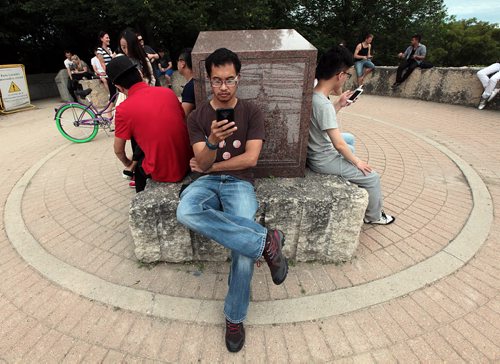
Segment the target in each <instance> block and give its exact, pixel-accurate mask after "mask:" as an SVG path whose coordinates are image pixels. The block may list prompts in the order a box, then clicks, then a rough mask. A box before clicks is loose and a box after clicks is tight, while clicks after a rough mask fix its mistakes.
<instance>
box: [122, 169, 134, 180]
mask: <svg viewBox="0 0 500 364" xmlns="http://www.w3.org/2000/svg"><path fill="white" fill-rule="evenodd" d="M122 177H123V178H125V179H132V177H134V172H133V171H129V170H128V169H124V170H123V172H122Z"/></svg>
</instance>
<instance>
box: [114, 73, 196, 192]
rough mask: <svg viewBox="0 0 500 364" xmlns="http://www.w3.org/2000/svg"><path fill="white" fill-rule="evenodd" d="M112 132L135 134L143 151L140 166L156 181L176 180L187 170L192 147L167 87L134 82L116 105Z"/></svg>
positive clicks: (124, 136) (121, 135) (179, 109)
mask: <svg viewBox="0 0 500 364" xmlns="http://www.w3.org/2000/svg"><path fill="white" fill-rule="evenodd" d="M115 123H116V125H115V136H116V137H118V138H121V139H126V140H128V139H130V137H132V136H133V137H134V138H135V140H136V141H137V144H139V146H140V147H141V149H142V150H143V152H144V155H145V157H144V160H143V162H142V168H143V169H144V172H146V173H147V174H150V175H151V178H152V179H153V180H155V181H159V182H178V181H180V180H182V178H183V177H184V176H185V175H186V173H187V172H188V170H189V160H190V159H191V157H192V154H193V152H192V149H191V146H190V144H189V136H188V131H187V127H186V124H185V122H184V111H183V109H182V106H181V104H180V102H179V99H178V98H177V96H175V94H174V92H173V91H172V90H170V89H167V88H163V87H150V86H148V85H146V84H145V83H144V82H139V83H137V84H135V85H133V86H132V87H131V88H130V89H129V91H128V97H127V99H126V100H125V101H123V102H122V103H121V104H120V105H118V107H117V108H116V122H115Z"/></svg>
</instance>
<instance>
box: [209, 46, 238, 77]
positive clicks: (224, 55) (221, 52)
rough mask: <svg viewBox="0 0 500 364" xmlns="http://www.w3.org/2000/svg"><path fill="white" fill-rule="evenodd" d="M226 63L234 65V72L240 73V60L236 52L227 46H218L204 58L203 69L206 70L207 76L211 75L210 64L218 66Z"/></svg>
mask: <svg viewBox="0 0 500 364" xmlns="http://www.w3.org/2000/svg"><path fill="white" fill-rule="evenodd" d="M226 64H232V65H234V69H235V70H236V74H239V73H240V70H241V62H240V59H239V58H238V55H237V54H236V53H234V52H233V51H230V50H229V49H227V48H219V49H217V50H215V51H214V52H213V53H212V54H211V55H209V56H208V57H207V59H206V60H205V69H206V70H207V74H208V77H210V76H211V75H212V66H215V67H219V66H223V65H226Z"/></svg>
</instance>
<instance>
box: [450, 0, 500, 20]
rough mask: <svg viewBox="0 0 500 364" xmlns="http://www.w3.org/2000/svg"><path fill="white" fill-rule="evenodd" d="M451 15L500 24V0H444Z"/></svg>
mask: <svg viewBox="0 0 500 364" xmlns="http://www.w3.org/2000/svg"><path fill="white" fill-rule="evenodd" d="M444 3H445V5H446V7H447V8H448V14H449V15H455V16H456V17H457V19H469V18H477V19H478V20H483V21H487V22H490V23H498V24H500V0H480V1H477V0H444Z"/></svg>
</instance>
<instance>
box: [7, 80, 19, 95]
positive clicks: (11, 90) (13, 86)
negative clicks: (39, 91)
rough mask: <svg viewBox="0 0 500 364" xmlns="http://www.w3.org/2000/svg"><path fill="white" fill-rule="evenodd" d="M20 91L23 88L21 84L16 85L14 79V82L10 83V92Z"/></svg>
mask: <svg viewBox="0 0 500 364" xmlns="http://www.w3.org/2000/svg"><path fill="white" fill-rule="evenodd" d="M20 91H21V89H20V88H19V86H18V85H16V84H15V83H14V81H12V82H11V83H10V87H9V93H12V92H20Z"/></svg>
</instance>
